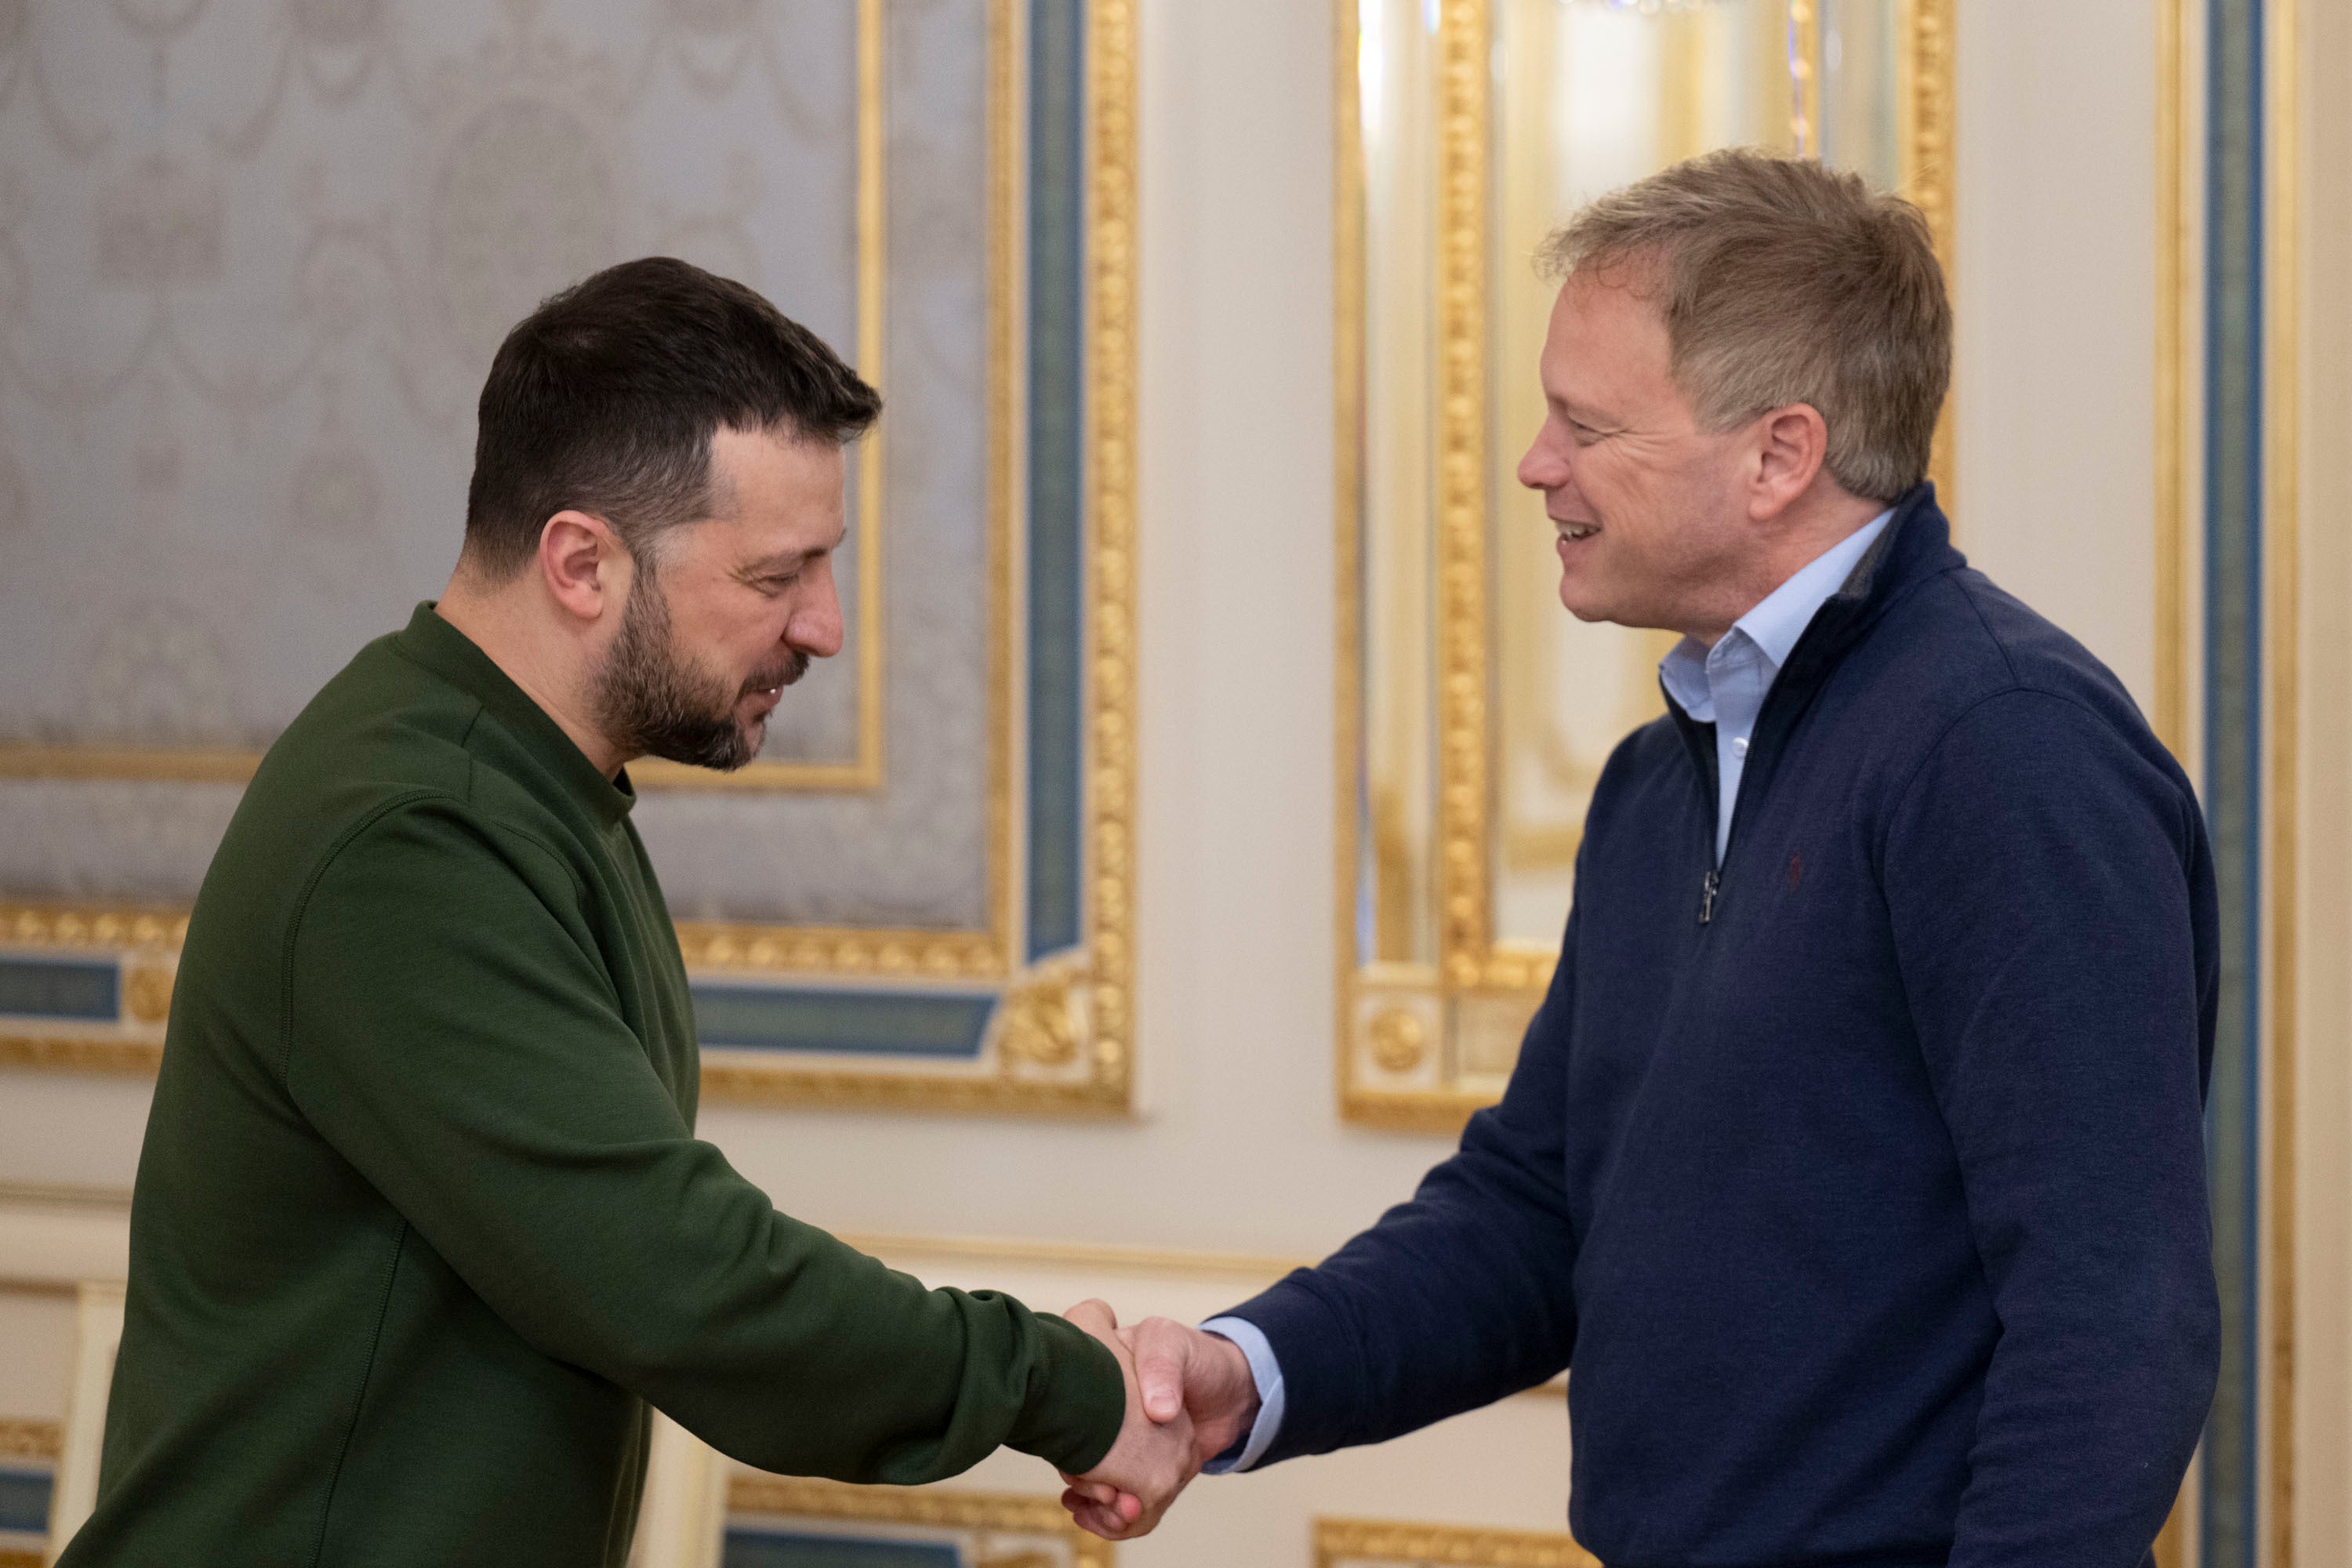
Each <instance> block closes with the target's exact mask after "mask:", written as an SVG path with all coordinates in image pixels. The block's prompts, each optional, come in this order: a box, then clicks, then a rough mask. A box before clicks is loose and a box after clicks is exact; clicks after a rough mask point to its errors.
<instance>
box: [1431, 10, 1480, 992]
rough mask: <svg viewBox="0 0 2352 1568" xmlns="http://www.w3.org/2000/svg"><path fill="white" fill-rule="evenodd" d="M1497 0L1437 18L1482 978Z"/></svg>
mask: <svg viewBox="0 0 2352 1568" xmlns="http://www.w3.org/2000/svg"><path fill="white" fill-rule="evenodd" d="M1493 51H1494V31H1493V28H1492V26H1490V21H1489V17H1488V16H1487V11H1486V0H1443V4H1442V6H1441V9H1440V11H1439V19H1438V60H1439V65H1438V82H1439V87H1438V93H1439V109H1438V152H1439V158H1438V219H1437V299H1438V305H1437V365H1438V368H1437V377H1438V433H1437V448H1438V452H1437V602H1438V632H1437V644H1438V646H1437V670H1438V690H1437V728H1438V743H1437V744H1438V752H1437V776H1438V808H1437V818H1438V845H1439V848H1438V867H1437V886H1438V922H1437V923H1438V963H1439V966H1440V968H1441V970H1442V972H1443V973H1444V977H1445V979H1446V980H1447V981H1448V982H1449V983H1450V984H1457V985H1475V984H1477V982H1478V979H1479V977H1480V975H1481V973H1483V972H1484V969H1485V964H1486V953H1487V950H1488V948H1489V947H1490V946H1491V945H1492V935H1493V923H1494V907H1493V906H1494V895H1493V889H1491V888H1490V887H1489V886H1488V883H1489V880H1490V879H1489V875H1488V859H1489V858H1488V855H1487V842H1486V824H1487V817H1488V816H1489V810H1488V808H1489V805H1490V800H1489V795H1490V794H1491V789H1490V784H1489V781H1488V778H1487V755H1488V745H1489V741H1488V735H1487V724H1486V719H1487V709H1488V700H1489V696H1490V693H1489V691H1488V686H1489V684H1490V681H1489V676H1488V663H1487V626H1486V621H1487V616H1486V597H1487V583H1486V579H1487V574H1488V573H1489V571H1490V569H1491V563H1489V562H1488V560H1487V549H1486V442H1487V434H1488V433H1487V428H1486V424H1487V421H1486V402H1487V399H1486V358H1487V356H1486V268H1487V265H1488V254H1487V253H1488V248H1489V247H1488V238H1489V236H1488V232H1487V231H1488V228H1489V223H1488V217H1487V190H1486V187H1487V171H1488V169H1489V167H1490V164H1491V162H1492V148H1491V146H1490V144H1489V138H1488V134H1487V115H1488V110H1489V98H1490V89H1491V74H1490V72H1489V69H1488V61H1489V59H1490V58H1491V57H1492V55H1493Z"/></svg>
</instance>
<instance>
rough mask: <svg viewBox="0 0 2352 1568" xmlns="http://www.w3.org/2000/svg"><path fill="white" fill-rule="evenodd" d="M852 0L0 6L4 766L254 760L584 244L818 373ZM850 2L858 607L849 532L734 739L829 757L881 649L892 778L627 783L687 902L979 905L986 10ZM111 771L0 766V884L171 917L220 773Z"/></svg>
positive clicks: (210, 820)
mask: <svg viewBox="0 0 2352 1568" xmlns="http://www.w3.org/2000/svg"><path fill="white" fill-rule="evenodd" d="M859 14H860V5H859V4H858V0H791V3H784V0H604V3H601V4H599V3H591V0H495V3H480V0H238V3H235V4H231V3H229V0H70V3H68V0H0V562H5V570H0V775H5V774H6V773H9V772H10V771H12V770H10V769H8V768H7V767H6V766H5V753H7V752H11V751H16V752H23V751H24V750H26V748H29V747H40V748H43V749H44V750H45V751H51V752H53V751H55V750H56V749H57V748H61V747H62V748H66V749H68V752H74V751H80V752H83V753H85V754H89V751H88V749H89V748H119V749H124V750H127V751H128V752H131V754H132V756H133V757H134V762H135V763H138V764H143V763H146V761H147V759H148V755H149V753H150V752H152V751H154V750H159V749H160V750H163V751H166V752H171V753H173V754H175V755H179V756H192V757H194V758H197V759H199V760H201V759H202V758H204V757H205V756H208V755H209V756H222V755H226V756H231V757H234V756H235V755H236V754H238V753H244V754H247V755H249V754H250V753H251V752H256V751H258V750H260V749H262V748H264V747H266V746H267V744H268V742H269V740H270V739H271V738H272V737H273V736H274V735H275V734H276V732H277V731H278V729H279V728H281V727H282V726H283V725H284V723H285V722H286V721H288V720H289V718H290V717H291V716H292V715H293V713H294V712H296V711H297V710H299V707H300V705H301V703H302V702H303V701H304V700H307V698H308V697H309V695H310V692H311V691H313V690H314V689H316V688H317V687H318V686H319V685H320V683H321V682H323V681H324V680H325V679H327V677H328V676H330V675H331V674H332V673H333V671H334V670H335V669H336V668H339V667H340V666H341V664H342V663H343V661H344V660H346V659H347V658H349V657H350V656H351V654H352V652H354V651H355V650H356V648H357V647H358V646H359V644H360V643H361V642H362V641H364V640H366V638H367V637H371V636H373V635H376V634H378V633H380V632H383V631H386V630H391V629H394V628H396V627H397V626H399V625H400V624H401V622H402V621H403V620H404V619H405V617H406V615H407V612H408V609H409V607H410V606H411V605H413V604H415V602H416V601H417V600H419V599H422V598H426V597H430V596H431V595H433V594H434V593H436V592H437V590H438V588H439V585H440V584H441V583H442V582H443V581H444V580H445V579H446V574H447V572H448V568H449V566H450V563H451V562H452V561H453V560H454V558H455V554H456V551H457V541H458V534H459V529H460V526H461V521H462V516H463V506H464V494H465V483H466V477H467V471H468V469H469V467H470V460H471V445H472V436H473V402H474V398H475V396H476V395H477V393H478V389H479V385H480V381H481V377H482V375H483V374H484V372H485V370H486V369H487V367H488V360H489V356H490V354H491V353H492V351H493V350H494V349H495V347H496V345H497V342H499V338H500V337H501V336H503V334H504V332H505V331H506V330H507V328H508V327H509V326H510V325H511V324H512V322H513V321H515V320H517V319H518V318H520V316H521V315H522V314H524V313H526V312H527V311H528V310H530V307H531V306H532V305H533V304H534V303H536V301H537V300H539V299H540V298H541V297H542V296H543V295H544V294H546V293H548V292H550V291H551V290H552V289H555V288H559V287H561V286H562V285H563V284H564V283H567V282H569V281H572V279H576V278H578V277H580V276H583V275H584V274H585V273H587V272H589V271H591V270H593V269H594V268H597V267H600V266H603V265H605V264H607V263H609V262H611V261H613V260H616V259H619V258H625V257H627V256H633V255H640V254H648V253H668V254H676V255H681V256H684V257H687V258H688V259H692V260H695V261H698V262H699V263H701V264H702V265H705V266H708V267H710V268H713V269H714V270H717V271H719V272H722V273H724V274H726V275H729V276H732V277H736V278H740V279H742V280H743V281H745V282H747V283H749V284H751V286H753V287H754V288H757V289H761V291H762V292H764V293H766V294H768V295H769V297H771V298H772V299H773V300H776V302H777V303H778V304H779V305H780V306H781V307H782V309H783V310H785V311H786V312H787V313H789V314H791V315H793V316H794V317H796V318H797V319H799V320H802V321H805V322H806V323H808V324H809V325H810V326H811V327H812V328H814V330H815V331H818V332H819V333H821V334H822V335H824V337H825V338H826V339H827V340H828V341H830V342H833V343H834V344H835V346H836V347H838V348H840V349H841V350H842V351H843V352H844V353H845V354H849V355H851V356H852V357H855V355H856V352H857V349H858V346H859V342H860V338H861V331H860V328H861V321H860V305H861V301H860V300H859V298H858V293H859V276H860V259H861V258H860V248H859V224H858V206H857V204H858V195H859V175H860V162H859V159H860V147H859V93H858V63H859V61H858V37H859ZM882 15H883V16H886V17H887V24H886V26H884V29H883V50H884V56H885V66H886V70H885V82H886V91H885V94H884V102H885V105H886V111H885V114H884V117H883V124H884V137H883V146H882V149H881V153H880V158H881V163H882V169H883V176H882V177H883V180H884V184H885V189H886V190H887V201H886V206H885V212H886V220H885V223H884V226H883V233H882V235H881V237H880V247H881V250H882V256H883V264H882V276H883V278H884V279H885V283H884V288H883V290H882V299H881V300H878V301H876V302H875V304H876V308H877V310H879V311H880V312H881V318H882V321H881V331H880V332H879V337H880V341H881V342H882V343H883V344H884V352H883V357H882V363H881V364H880V365H879V367H878V368H877V367H876V366H871V365H867V366H862V367H861V368H863V369H865V370H866V372H867V374H869V376H871V377H873V379H875V380H876V381H877V383H878V384H880V385H881V386H882V388H883V391H884V394H885V398H886V402H887V405H888V406H887V414H886V416H885V424H884V426H883V430H884V442H885V445H884V455H885V468H884V472H885V475H886V479H885V482H884V484H883V486H882V495H883V500H882V519H881V529H882V533H883V537H884V538H886V539H887V541H888V544H887V546H886V548H885V557H886V559H887V560H888V561H889V563H890V565H889V568H888V570H887V574H886V578H885V581H884V583H883V585H882V594H881V607H882V612H883V614H882V625H881V626H877V627H872V628H868V627H866V626H861V625H859V624H857V602H858V597H859V595H858V592H857V586H858V583H857V573H858V572H859V571H860V570H861V569H862V566H863V563H861V562H860V561H859V560H858V559H857V555H858V552H857V550H856V547H855V543H854V542H853V545H852V547H851V549H850V550H849V551H848V552H846V553H847V557H848V558H847V559H846V560H845V562H844V582H843V588H844V599H845V612H846V613H847V614H848V616H849V617H850V621H851V625H850V628H849V630H850V647H848V648H847V649H846V650H845V653H844V655H843V656H842V658H839V659H836V660H835V661H831V662H830V663H829V664H824V665H820V666H818V667H817V668H816V669H814V670H813V671H812V673H811V675H810V676H809V678H808V679H806V680H804V681H803V682H802V683H801V684H800V685H799V686H798V687H796V688H795V689H793V691H792V692H791V693H789V694H788V700H787V701H786V702H785V703H784V704H783V705H782V707H781V708H780V709H779V710H778V712H777V714H776V716H775V719H774V721H772V726H771V736H770V742H769V746H768V750H767V752H766V753H765V754H764V757H763V761H764V760H768V759H776V760H782V761H793V762H808V763H832V762H841V761H845V760H846V759H848V758H851V757H853V756H855V755H856V753H857V752H858V748H859V745H860V742H861V737H860V735H859V732H858V731H859V708H858V700H857V699H858V668H857V665H858V661H859V660H860V659H862V658H876V657H878V656H879V654H880V652H881V649H882V648H883V647H887V655H888V657H887V661H886V663H885V664H884V667H883V668H884V671H885V676H884V679H885V686H884V701H883V703H882V705H881V710H882V723H881V730H880V734H879V737H878V739H879V742H880V746H881V750H882V752H883V754H884V755H885V756H886V757H887V766H886V767H885V769H884V770H883V784H882V787H880V788H879V789H876V790H866V791H856V790H852V791H838V792H833V793H824V794H795V795H775V794H766V793H730V794H726V795H689V794H682V793H672V792H669V791H666V790H659V789H649V790H648V792H647V798H646V801H645V802H644V804H643V805H641V806H640V808H639V809H640V815H639V821H640V824H641V826H642V828H643V831H644V832H645V834H646V837H647V840H648V843H649V844H650V845H651V846H652V847H653V848H654V852H655V854H656V861H657V864H659V866H660V867H661V869H662V871H663V874H664V877H665V880H666V883H667V886H668V888H669V889H670V892H671V897H672V903H673V906H674V907H675V908H676V910H677V913H678V914H679V917H680V918H681V919H688V920H707V921H715V920H733V921H781V922H790V923H822V924H888V925H894V926H903V927H910V928H925V927H930V928H940V929H971V928H976V927H979V926H982V925H983V924H985V923H986V921H987V920H988V917H989V914H990V910H989V909H988V907H987V906H988V889H989V877H990V868H989V864H988V856H989V854H990V852H991V844H990V837H991V832H990V816H989V814H990V787H991V786H990V751H989V745H990V737H989V732H988V725H989V720H990V708H989V690H988V685H987V681H988V671H989V638H990V637H991V635H992V626H991V622H990V601H989V595H988V572H987V563H988V549H989V527H990V514H989V496H990V473H989V463H990V446H989V434H988V426H987V408H988V403H987V397H986V385H987V381H988V374H989V369H988V353H989V344H988V342H987V329H986V322H987V320H988V314H987V299H988V289H989V279H990V271H989V259H988V252H989V245H990V240H991V237H990V233H989V214H988V210H987V206H986V191H987V177H986V175H987V172H986V168H985V163H984V160H985V155H986V149H987V147H988V145H989V138H988V136H987V134H986V130H987V124H988V116H989V114H990V112H991V110H990V105H989V103H988V101H987V90H986V89H987V83H986V70H987V60H988V50H987V28H988V25H989V22H988V6H987V4H986V0H888V4H887V6H886V7H885V8H884V9H883V12H882ZM851 504H852V508H853V512H854V511H855V510H856V507H857V506H858V504H859V498H857V497H856V496H853V498H852V503H851ZM877 634H878V635H877ZM15 771H17V772H24V771H30V770H15ZM84 771H100V772H103V771H107V770H104V769H99V770H84ZM123 771H124V772H125V773H128V774H129V775H131V776H125V777H119V778H110V779H97V780H91V779H88V778H58V777H22V776H19V777H6V776H0V889H5V891H6V893H7V894H8V895H10V896H14V897H27V898H37V899H55V900H73V899H80V900H135V901H147V902H157V901H160V902H172V901H184V900H186V899H187V898H188V897H190V896H191V895H192V894H193V892H194V887H195V884H196V881H197V880H198V879H200V877H201V875H202V871H203V868H204V865H205V860H206V859H207V858H208V857H209V854H210V850H211V846H212V844H213V843H214V842H215V841H216V840H217V837H218V835H219V833H220V831H221V829H222V827H223V826H225V824H226V817H227V815H228V813H229V812H230V811H231V810H233V809H234V805H235V802H236V784H235V782H234V778H233V776H232V777H230V778H227V779H216V780H215V781H214V782H204V781H203V779H202V778H201V777H198V778H194V779H190V778H173V779H158V778H156V777H154V776H153V771H154V770H153V769H152V767H149V766H145V765H133V766H131V767H130V768H128V769H125V770H123ZM196 771H197V772H198V773H199V774H201V772H202V770H201V768H199V769H198V770H196Z"/></svg>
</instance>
